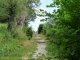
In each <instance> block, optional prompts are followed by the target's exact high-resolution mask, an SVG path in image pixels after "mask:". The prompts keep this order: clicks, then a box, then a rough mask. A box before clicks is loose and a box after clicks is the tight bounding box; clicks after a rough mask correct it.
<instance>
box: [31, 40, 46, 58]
mask: <svg viewBox="0 0 80 60" xmlns="http://www.w3.org/2000/svg"><path fill="white" fill-rule="evenodd" d="M45 47H46V44H45V41H44V40H38V42H37V50H36V51H35V53H34V54H33V57H32V58H35V59H36V58H38V57H39V56H41V55H43V54H44V55H45V56H46V53H47V51H46V50H45Z"/></svg>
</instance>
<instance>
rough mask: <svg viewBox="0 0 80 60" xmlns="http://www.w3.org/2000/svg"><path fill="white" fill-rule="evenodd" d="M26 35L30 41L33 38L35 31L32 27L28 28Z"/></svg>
mask: <svg viewBox="0 0 80 60" xmlns="http://www.w3.org/2000/svg"><path fill="white" fill-rule="evenodd" d="M26 35H27V36H28V39H29V40H30V39H31V38H32V36H33V31H32V28H31V27H28V28H27V30H26Z"/></svg>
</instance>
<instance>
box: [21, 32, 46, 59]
mask: <svg viewBox="0 0 80 60" xmlns="http://www.w3.org/2000/svg"><path fill="white" fill-rule="evenodd" d="M34 37H35V38H36V40H37V50H36V51H34V54H33V56H32V58H33V59H37V58H38V57H39V56H41V55H45V56H46V53H47V51H46V49H45V48H46V43H45V40H44V39H41V37H39V36H38V34H35V36H34ZM22 60H29V59H27V58H23V59H22Z"/></svg>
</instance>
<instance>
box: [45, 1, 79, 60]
mask: <svg viewBox="0 0 80 60" xmlns="http://www.w3.org/2000/svg"><path fill="white" fill-rule="evenodd" d="M79 2H80V0H77V1H75V0H67V1H66V0H54V2H53V3H51V4H50V5H48V6H47V7H51V8H58V9H57V10H54V11H53V13H52V14H50V13H49V14H48V13H47V16H48V17H50V18H51V19H50V20H48V23H50V21H54V22H55V24H56V25H55V26H53V25H52V24H54V22H52V23H51V24H48V23H47V26H46V27H45V28H48V29H47V30H46V34H47V35H46V34H45V35H46V36H47V38H48V40H49V46H48V51H50V53H51V54H52V56H55V57H56V58H59V59H61V60H64V59H67V60H80V58H79V56H80V52H79V50H80V47H79V46H80V37H79V35H80V19H79V18H80V17H79V9H80V7H79V6H80V3H79ZM50 25H52V27H50ZM48 26H49V27H48ZM51 30H52V31H51ZM52 36H53V37H55V38H53V37H52Z"/></svg>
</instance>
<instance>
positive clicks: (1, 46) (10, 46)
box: [0, 24, 36, 60]
mask: <svg viewBox="0 0 80 60" xmlns="http://www.w3.org/2000/svg"><path fill="white" fill-rule="evenodd" d="M6 28H7V24H0V57H1V58H0V60H21V59H22V58H23V57H27V58H30V57H31V56H32V54H33V53H34V50H36V40H35V38H34V37H33V38H32V39H31V40H28V39H27V36H26V34H25V33H24V32H23V31H21V30H19V29H14V30H13V31H12V32H9V31H8V30H7V29H6Z"/></svg>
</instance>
